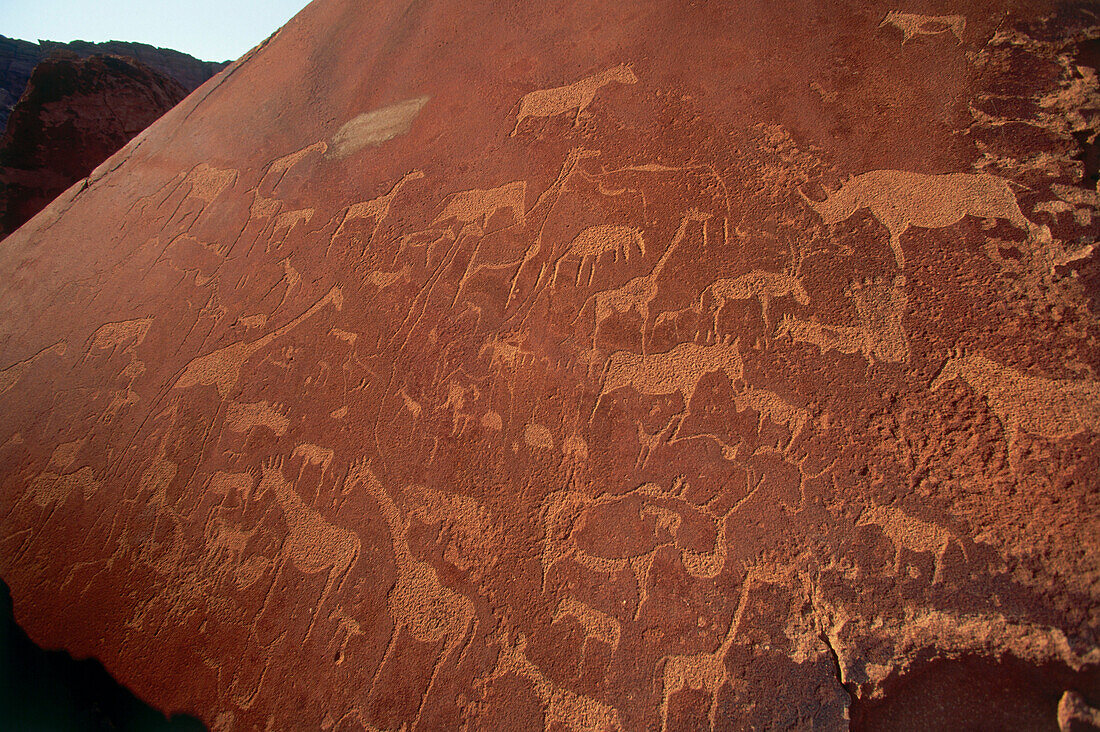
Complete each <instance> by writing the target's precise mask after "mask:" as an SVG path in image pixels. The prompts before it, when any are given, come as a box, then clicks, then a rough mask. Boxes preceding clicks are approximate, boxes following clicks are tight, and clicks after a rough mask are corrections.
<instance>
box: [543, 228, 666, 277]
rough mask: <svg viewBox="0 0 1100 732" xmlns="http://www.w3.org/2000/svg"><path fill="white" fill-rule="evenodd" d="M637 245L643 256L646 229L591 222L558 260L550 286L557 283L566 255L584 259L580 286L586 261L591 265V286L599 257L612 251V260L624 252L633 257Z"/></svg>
mask: <svg viewBox="0 0 1100 732" xmlns="http://www.w3.org/2000/svg"><path fill="white" fill-rule="evenodd" d="M634 248H637V249H638V251H639V252H640V253H641V255H642V256H643V257H644V256H645V240H644V239H643V238H642V232H640V231H638V230H637V229H632V228H630V227H629V226H612V225H610V224H600V225H598V226H589V227H588V228H587V229H585V230H584V231H582V232H581V233H579V234H577V236H576V238H574V239H573V241H572V243H570V245H569V248H568V249H567V250H566V251H565V254H563V255H561V256H560V257H559V258H558V261H557V262H556V263H555V264H554V274H553V276H552V277H551V278H550V286H551V287H553V286H554V285H555V284H556V283H557V281H558V274H559V271H560V270H561V265H562V262H563V261H565V260H566V259H571V258H575V259H580V260H581V261H580V265H579V266H578V267H577V279H576V283H575V284H576V285H577V286H578V287H579V286H580V284H581V276H582V275H583V274H584V268H585V265H588V285H589V286H591V285H592V278H593V277H594V276H595V274H596V260H597V259H599V258H600V257H602V256H603V255H604V254H607V253H608V252H610V253H611V261H613V262H617V261H619V256H620V255H621V256H622V258H623V259H624V260H629V259H630V252H631V251H632V250H633V249H634Z"/></svg>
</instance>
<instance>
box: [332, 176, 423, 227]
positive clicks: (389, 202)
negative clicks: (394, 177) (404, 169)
mask: <svg viewBox="0 0 1100 732" xmlns="http://www.w3.org/2000/svg"><path fill="white" fill-rule="evenodd" d="M423 177H424V173H423V172H421V171H419V170H414V171H412V172H410V173H406V174H405V175H403V176H401V180H399V181H397V182H396V183H394V184H393V188H391V189H390V191H389V193H386V194H384V195H381V196H379V197H378V198H372V199H370V200H369V201H361V202H360V203H353V204H352V205H351V206H349V207H348V209H347V211H345V212H344V220H343V221H341V222H340V226H338V227H337V228H336V233H335V234H333V235H332V238H333V239H336V238H337V237H338V236H340V233H341V232H342V231H343V230H344V227H345V226H347V225H348V222H351V221H356V220H358V219H374V228H373V229H371V232H370V238H369V239H367V242H366V244H365V245H364V246H370V245H371V243H372V242H373V241H374V237H375V235H376V234H378V229H379V227H380V226H382V222H383V221H385V219H386V217H387V216H389V215H390V208H391V207H392V206H393V199H394V198H396V197H397V194H398V193H399V192H400V191H401V189H402V188H404V187H405V186H406V185H408V184H409V183H410V182H412V181H414V180H420V179H421V178H423Z"/></svg>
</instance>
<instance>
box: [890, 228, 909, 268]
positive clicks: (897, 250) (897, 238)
mask: <svg viewBox="0 0 1100 732" xmlns="http://www.w3.org/2000/svg"><path fill="white" fill-rule="evenodd" d="M887 228H889V229H890V248H891V249H893V250H894V261H895V262H897V265H898V269H901V270H904V269H905V252H903V251H902V249H901V235H902V234H904V233H905V232H906V231H907V230H908V229H909V225H908V224H904V223H903V224H894V225H893V226H888V227H887Z"/></svg>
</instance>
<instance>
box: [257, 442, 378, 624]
mask: <svg viewBox="0 0 1100 732" xmlns="http://www.w3.org/2000/svg"><path fill="white" fill-rule="evenodd" d="M268 492H271V493H274V494H275V499H276V500H277V501H278V503H279V507H280V508H281V509H282V511H283V517H284V518H285V520H286V527H287V535H286V539H284V540H283V546H282V549H281V550H280V552H279V553H280V555H281V557H282V561H281V562H280V563H279V567H278V568H277V569H276V570H275V577H274V578H273V579H272V585H271V586H272V587H275V586H276V585H277V584H278V582H279V575H280V574H282V572H283V570H284V569H285V568H286V563H287V562H293V563H294V566H295V567H297V568H298V569H299V571H301V572H304V573H305V574H318V573H320V572H324V573H325V574H326V578H325V588H324V590H323V591H322V592H321V598H320V600H318V601H317V607H316V608H314V610H313V613H312V618H311V619H310V621H309V627H308V628H307V629H306V635H305V641H308V640H309V636H310V634H311V633H312V632H313V627H314V626H315V625H316V623H317V617H318V616H319V615H320V614H321V609H322V608H323V607H324V606H325V603H326V602H327V601H328V599H329V598H330V597H331V595H332V593H333V592H339V591H340V589H341V588H342V587H343V584H344V581H345V580H346V579H347V578H348V574H350V572H351V570H352V569H353V568H354V567H355V564H356V563H357V562H358V561H359V552H360V543H359V536H358V535H357V534H356V533H355V532H353V531H349V530H347V529H341V528H340V527H338V526H333V525H332V524H330V523H329V522H328V521H327V520H326V519H325V517H324V516H322V515H321V514H320V513H319V512H318V511H316V510H314V509H313V508H310V507H309V506H307V505H306V504H305V503H304V502H303V501H302V499H301V497H300V496H299V495H298V492H297V491H296V490H295V488H294V486H293V485H291V483H290V481H288V480H287V479H286V477H285V476H284V474H283V460H282V458H276V459H274V460H269V461H266V462H264V464H263V465H262V466H261V468H260V484H259V487H258V489H257V498H258V499H259V498H262V497H263V496H265V495H267V494H268ZM268 597H270V595H268ZM264 605H265V606H266V605H267V599H266V598H265V600H264ZM260 612H261V613H262V612H263V609H261V611H260Z"/></svg>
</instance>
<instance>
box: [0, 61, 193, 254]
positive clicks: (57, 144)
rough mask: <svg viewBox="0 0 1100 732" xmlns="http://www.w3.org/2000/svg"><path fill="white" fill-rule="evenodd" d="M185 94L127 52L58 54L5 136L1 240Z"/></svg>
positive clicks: (0, 162)
mask: <svg viewBox="0 0 1100 732" xmlns="http://www.w3.org/2000/svg"><path fill="white" fill-rule="evenodd" d="M186 95H187V91H186V90H185V89H184V87H183V86H181V85H180V84H179V83H178V82H176V81H175V80H173V79H172V78H170V77H168V76H165V75H163V74H161V73H159V72H157V71H154V70H153V69H151V68H149V67H148V66H146V65H144V64H142V63H140V62H138V61H135V60H133V59H131V58H127V57H125V56H90V57H88V58H81V57H80V56H78V55H76V54H75V53H72V52H68V51H55V52H54V55H53V56H51V57H49V58H47V59H46V60H44V61H42V62H41V63H39V64H38V65H37V66H36V67H35V69H34V72H33V73H32V74H31V78H30V82H29V84H28V86H27V88H26V91H25V92H24V93H23V96H22V97H21V98H20V99H19V102H18V103H17V104H16V105H15V108H14V109H13V110H12V113H11V116H10V117H9V119H8V126H7V129H6V130H5V132H4V134H3V137H0V238H3V237H4V236H7V235H8V234H9V233H11V232H12V231H15V229H17V228H19V227H20V226H21V225H22V224H23V222H24V221H27V220H28V219H29V218H31V217H32V216H34V215H35V214H36V213H38V212H39V211H41V210H42V207H43V206H45V205H46V204H48V203H49V202H50V201H52V200H53V199H54V198H55V197H56V196H57V195H58V194H59V193H61V192H62V191H64V190H65V189H66V188H68V187H69V186H70V185H72V184H73V183H75V182H76V181H78V180H80V179H81V178H83V177H84V176H86V175H87V174H88V173H90V172H91V171H92V169H94V168H95V167H96V166H97V165H99V164H100V163H101V162H103V161H104V160H106V159H107V158H108V157H110V156H111V155H112V154H113V153H114V152H115V151H116V150H118V149H119V148H120V147H122V146H123V145H125V144H126V143H127V142H129V141H130V139H131V138H133V136H134V135H136V134H137V133H139V132H141V131H142V130H143V129H145V128H146V127H148V126H149V124H151V123H152V122H153V121H154V120H156V119H157V118H158V117H160V116H161V115H162V114H164V113H165V112H167V111H168V110H169V109H171V108H172V107H173V106H175V105H176V104H177V103H178V102H179V101H180V100H181V99H183V98H184V97H185V96H186Z"/></svg>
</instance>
